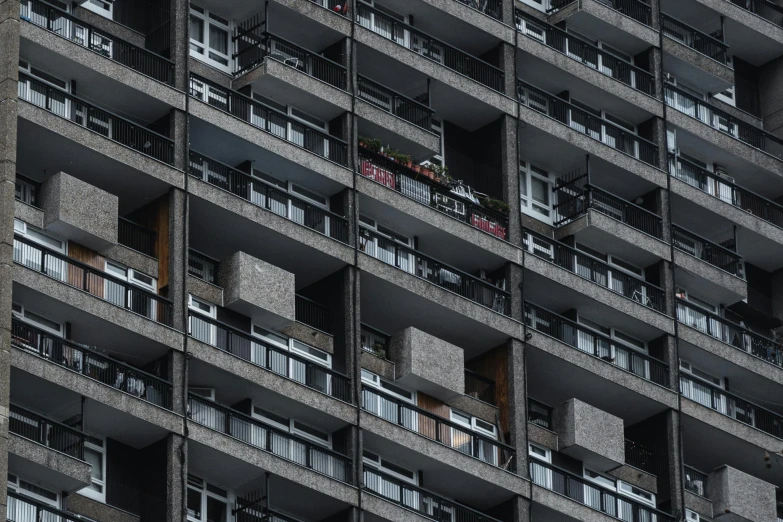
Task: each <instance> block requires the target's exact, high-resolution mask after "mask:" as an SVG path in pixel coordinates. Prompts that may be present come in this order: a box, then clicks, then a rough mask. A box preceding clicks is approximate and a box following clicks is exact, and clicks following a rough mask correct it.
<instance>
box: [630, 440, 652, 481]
mask: <svg viewBox="0 0 783 522" xmlns="http://www.w3.org/2000/svg"><path fill="white" fill-rule="evenodd" d="M625 463H626V464H628V465H629V466H633V467H635V468H637V469H640V470H642V471H646V472H648V473H653V474H654V473H655V472H654V471H653V470H654V469H655V465H654V463H653V452H652V451H651V450H650V449H648V448H646V447H645V446H642V445H641V444H639V443H638V442H634V441H632V440H628V439H625Z"/></svg>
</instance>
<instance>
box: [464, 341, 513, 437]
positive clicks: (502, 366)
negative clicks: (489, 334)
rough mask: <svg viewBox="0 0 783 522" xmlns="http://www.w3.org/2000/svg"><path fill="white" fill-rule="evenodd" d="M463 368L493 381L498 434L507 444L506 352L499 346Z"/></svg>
mask: <svg viewBox="0 0 783 522" xmlns="http://www.w3.org/2000/svg"><path fill="white" fill-rule="evenodd" d="M465 367H466V368H468V369H470V370H473V371H474V372H476V373H478V374H479V375H481V376H482V377H486V378H488V379H492V380H493V381H495V402H496V404H497V406H498V410H499V411H500V432H501V433H502V434H503V439H504V440H505V441H506V442H507V441H508V440H509V433H510V427H509V426H510V424H509V418H508V417H509V404H508V395H509V382H508V379H509V374H508V350H507V349H506V347H505V346H499V347H497V348H495V349H494V350H490V351H488V352H486V353H484V354H482V355H480V356H478V357H476V358H475V359H472V360H470V361H468V362H466V363H465Z"/></svg>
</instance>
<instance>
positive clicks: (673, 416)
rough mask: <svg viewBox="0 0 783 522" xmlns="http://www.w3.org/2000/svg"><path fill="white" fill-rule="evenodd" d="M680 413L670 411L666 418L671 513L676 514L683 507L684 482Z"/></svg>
mask: <svg viewBox="0 0 783 522" xmlns="http://www.w3.org/2000/svg"><path fill="white" fill-rule="evenodd" d="M680 422H681V419H680V412H679V411H676V410H669V411H668V413H667V416H666V438H667V441H668V444H667V447H668V449H669V451H668V452H667V453H668V455H667V458H668V459H669V462H668V464H669V488H670V490H671V511H672V513H676V512H677V511H678V510H681V509H682V505H683V495H684V492H683V480H682V467H681V465H680V462H681V461H680V452H681V451H682V447H681V446H680V427H681V425H680Z"/></svg>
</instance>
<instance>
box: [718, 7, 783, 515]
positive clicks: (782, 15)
mask: <svg viewBox="0 0 783 522" xmlns="http://www.w3.org/2000/svg"><path fill="white" fill-rule="evenodd" d="M729 2H731V3H732V4H734V5H736V6H738V7H741V8H742V9H745V10H746V11H750V12H751V13H753V14H755V15H758V16H760V17H761V18H764V19H765V20H767V21H769V22H772V23H773V24H775V25H777V26H780V27H783V7H780V6H779V5H775V4H773V3H772V2H770V1H769V0H729ZM778 518H783V516H781V515H778Z"/></svg>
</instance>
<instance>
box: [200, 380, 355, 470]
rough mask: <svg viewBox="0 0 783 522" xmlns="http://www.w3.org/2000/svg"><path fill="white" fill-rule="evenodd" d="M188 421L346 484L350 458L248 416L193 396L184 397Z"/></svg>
mask: <svg viewBox="0 0 783 522" xmlns="http://www.w3.org/2000/svg"><path fill="white" fill-rule="evenodd" d="M188 418H189V419H191V420H192V421H193V422H197V423H199V424H201V425H203V426H206V427H207V428H210V429H213V430H215V431H218V432H220V433H224V434H226V435H228V436H230V437H233V438H235V439H238V440H240V441H242V442H244V443H246V444H250V445H251V446H255V447H256V448H259V449H260V450H262V451H266V452H267V453H271V454H273V455H276V456H278V457H280V458H283V459H285V460H288V461H290V462H293V463H294V464H299V465H300V466H304V467H306V468H308V469H311V470H313V471H317V472H318V473H321V474H323V475H326V476H328V477H331V478H333V479H335V480H339V481H340V482H346V483H348V484H350V483H351V482H352V479H351V459H350V458H348V457H347V456H345V455H342V454H340V453H338V452H336V451H332V450H330V449H329V448H326V447H324V446H320V445H318V444H315V443H313V442H310V441H308V440H306V439H303V438H301V437H297V436H296V435H293V434H291V433H287V432H285V431H282V430H278V429H277V428H273V427H272V426H270V425H268V424H264V423H263V422H261V421H260V420H257V419H254V418H253V417H250V416H249V415H245V414H244V413H240V412H238V411H235V410H232V409H231V408H227V407H226V406H223V405H221V404H218V403H217V402H214V401H211V400H208V399H204V398H202V397H199V396H197V395H192V394H189V395H188Z"/></svg>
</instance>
